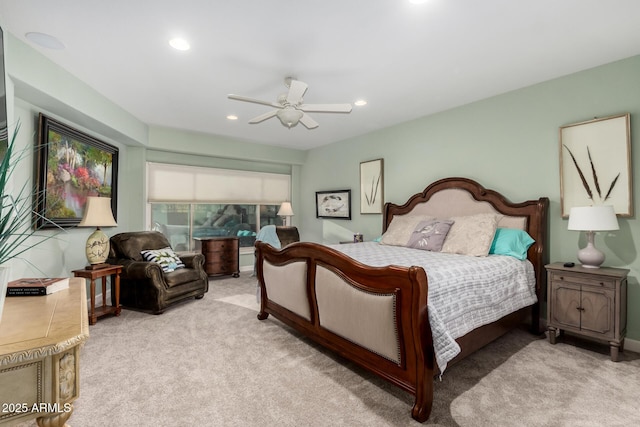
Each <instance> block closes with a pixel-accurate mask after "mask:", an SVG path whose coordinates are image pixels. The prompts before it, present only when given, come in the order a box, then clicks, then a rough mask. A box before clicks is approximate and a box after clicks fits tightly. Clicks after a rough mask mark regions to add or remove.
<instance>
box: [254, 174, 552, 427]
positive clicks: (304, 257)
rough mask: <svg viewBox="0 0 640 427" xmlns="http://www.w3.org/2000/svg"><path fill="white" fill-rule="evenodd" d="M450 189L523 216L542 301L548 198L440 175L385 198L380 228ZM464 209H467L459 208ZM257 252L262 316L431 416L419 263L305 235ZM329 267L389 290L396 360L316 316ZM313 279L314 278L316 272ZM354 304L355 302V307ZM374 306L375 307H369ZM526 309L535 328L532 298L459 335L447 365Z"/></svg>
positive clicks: (376, 289) (419, 415)
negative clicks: (374, 259) (411, 191)
mask: <svg viewBox="0 0 640 427" xmlns="http://www.w3.org/2000/svg"><path fill="white" fill-rule="evenodd" d="M450 189H456V190H463V191H465V192H468V193H469V195H470V196H471V198H472V199H473V201H477V202H478V203H481V204H483V209H484V205H486V206H488V209H494V210H495V211H497V212H499V213H501V214H504V215H505V216H508V217H518V218H519V219H524V221H525V222H524V229H525V230H526V231H527V232H528V233H529V235H531V237H533V238H534V239H535V243H534V244H533V245H532V246H531V247H530V248H529V251H528V259H529V261H531V263H532V264H533V267H534V270H535V274H536V294H537V296H538V301H543V297H544V294H543V291H544V289H545V288H546V286H545V280H546V274H545V273H544V265H545V264H546V263H547V262H548V260H547V251H546V235H547V228H548V224H547V210H548V204H549V201H548V199H547V198H540V199H538V200H529V201H525V202H522V203H511V202H509V201H508V200H507V199H506V198H505V197H504V196H502V195H501V194H499V193H497V192H495V191H492V190H486V189H485V188H483V187H482V186H481V185H480V184H478V183H477V182H475V181H472V180H470V179H466V178H446V179H442V180H439V181H437V182H434V183H433V184H431V185H429V186H428V187H427V188H426V189H425V190H424V191H423V192H422V193H418V194H416V195H414V196H412V197H411V198H410V199H409V200H408V201H407V202H406V203H405V204H403V205H396V204H392V203H387V204H385V207H384V215H383V225H382V228H383V232H384V231H386V229H387V227H388V226H389V224H390V223H391V220H392V219H393V217H394V216H395V215H404V214H407V213H409V212H412V211H413V213H415V212H418V211H419V209H420V207H421V205H422V204H424V206H429V204H428V203H427V202H429V201H431V202H432V203H436V202H434V201H433V200H436V199H438V197H439V198H440V201H438V202H437V203H438V206H442V205H446V201H447V200H446V198H444V199H443V198H442V195H444V194H451V193H446V192H445V193H440V192H441V191H443V190H450ZM438 193H440V196H438ZM441 202H445V203H441ZM473 203H474V204H475V202H473ZM414 209H416V210H414ZM436 211H437V209H436ZM465 214H467V213H465V212H461V213H459V215H465ZM450 216H453V215H450ZM256 255H257V276H258V280H259V284H260V292H261V306H260V312H259V314H258V319H260V320H264V319H266V318H267V317H268V316H269V314H273V315H274V316H275V317H276V318H277V319H279V320H280V321H282V322H283V323H285V324H287V325H289V326H291V327H293V328H294V329H296V330H298V331H300V332H301V333H303V334H304V335H305V336H308V337H309V338H311V339H313V340H314V341H316V342H318V343H319V344H321V345H323V346H324V347H326V348H328V349H331V350H333V351H335V352H336V353H338V354H339V355H340V356H342V357H344V358H346V359H348V360H351V361H353V362H355V363H357V364H358V365H360V366H362V367H364V368H365V369H368V370H369V371H371V372H373V373H374V374H376V375H378V376H380V377H382V378H384V379H385V380H387V381H390V382H391V383H393V384H395V385H396V386H398V387H400V388H402V389H404V390H406V391H407V392H409V393H411V394H412V395H414V396H415V403H414V406H413V408H412V411H411V415H412V417H413V418H414V419H416V420H417V421H419V422H424V421H426V420H427V419H428V418H429V415H430V413H431V407H432V401H433V378H434V375H436V374H437V372H438V367H437V364H436V363H435V356H434V350H433V343H432V335H431V327H430V325H429V320H428V316H427V295H428V283H427V275H426V273H425V271H424V269H423V268H422V267H399V266H387V267H371V266H367V265H364V264H361V263H359V262H357V261H355V260H353V259H351V258H350V257H348V256H346V255H344V254H342V253H340V252H338V251H336V250H333V249H331V248H329V247H327V246H323V245H320V244H316V243H308V242H301V243H293V244H291V245H288V246H286V247H285V248H283V249H281V250H278V249H275V248H273V247H272V246H270V245H268V244H265V243H262V242H257V243H256ZM327 271H328V272H330V273H332V274H333V275H335V277H337V278H338V280H337V281H338V282H339V283H344V286H345V288H351V289H356V290H358V291H361V292H362V293H364V294H366V295H373V296H381V297H385V296H389V295H391V296H392V297H393V310H394V311H393V316H395V324H394V325H393V328H395V333H396V334H397V335H396V339H397V347H398V358H397V359H396V360H390V358H389V357H385V356H383V355H381V354H380V352H377V351H374V350H371V347H370V346H368V345H362V343H360V342H358V339H354V338H353V337H352V336H351V337H348V338H344V336H347V335H346V334H343V333H336V332H335V330H331V328H327V327H325V326H324V325H323V324H322V321H321V319H326V318H327V314H326V310H325V313H324V316H325V317H322V315H323V313H322V310H324V308H323V306H324V307H326V306H327V305H326V304H324V305H322V304H319V303H318V301H319V298H318V294H317V292H316V291H317V290H318V288H319V287H320V285H322V284H320V285H318V286H316V285H317V283H316V280H317V279H318V277H327V276H326V272H327ZM320 273H322V274H324V276H322V275H321V274H320ZM330 276H331V274H330ZM265 277H266V278H267V279H266V280H265ZM332 280H333V279H332ZM318 282H319V283H320V279H318ZM322 286H324V285H322ZM334 289H335V288H334ZM325 292H326V291H325ZM348 292H351V291H348ZM325 295H326V294H325ZM367 298H369V297H367ZM360 309H362V308H361V306H359V307H358V310H360ZM375 310H377V308H375V309H373V310H372V311H373V312H375ZM529 313H530V321H531V331H532V333H535V334H540V333H541V332H540V306H539V303H536V304H534V305H533V306H531V307H527V308H525V309H522V310H520V311H518V312H516V313H512V314H510V315H508V316H506V317H504V318H502V319H500V320H498V321H497V322H494V323H492V324H489V325H485V326H482V327H480V328H478V329H476V330H474V331H472V332H470V333H468V334H466V335H465V336H463V337H461V338H459V339H457V340H456V341H457V342H458V344H459V345H460V347H461V353H460V354H459V355H458V356H457V357H456V358H455V359H454V360H453V361H452V362H450V363H449V366H450V365H451V364H452V363H453V362H455V361H458V360H460V359H462V358H464V357H465V356H466V355H468V354H470V353H472V352H474V351H476V350H478V349H479V348H481V347H483V346H484V345H486V344H488V343H489V342H491V341H493V340H495V339H496V338H498V337H499V336H501V335H503V334H504V333H506V332H507V331H508V330H510V329H512V328H513V327H516V326H518V325H520V324H522V322H523V321H524V320H525V319H526V318H527V317H528V316H527V315H528V314H529ZM331 315H333V313H331ZM365 335H366V334H365ZM374 335H375V333H374ZM374 339H375V338H374ZM391 359H393V358H391Z"/></svg>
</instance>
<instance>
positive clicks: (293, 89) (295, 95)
mask: <svg viewBox="0 0 640 427" xmlns="http://www.w3.org/2000/svg"><path fill="white" fill-rule="evenodd" d="M307 87H309V86H308V85H307V84H306V83H305V82H301V81H299V80H291V83H289V93H287V102H288V103H289V104H291V105H298V104H299V103H301V102H302V97H303V96H304V93H305V92H306V91H307Z"/></svg>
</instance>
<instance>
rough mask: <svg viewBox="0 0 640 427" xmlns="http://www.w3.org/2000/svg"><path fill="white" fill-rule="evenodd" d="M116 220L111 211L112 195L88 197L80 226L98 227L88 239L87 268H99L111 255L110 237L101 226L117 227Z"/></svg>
mask: <svg viewBox="0 0 640 427" xmlns="http://www.w3.org/2000/svg"><path fill="white" fill-rule="evenodd" d="M117 225H118V224H116V220H115V219H114V218H113V213H112V212H111V198H110V197H94V196H89V197H87V203H86V204H85V208H84V216H83V217H82V221H80V223H79V224H78V227H96V231H94V232H93V233H91V235H90V236H89V238H88V239H87V246H86V254H87V260H88V261H89V265H88V266H87V267H86V269H87V270H97V269H99V268H102V267H104V266H105V261H106V260H107V257H108V256H109V238H108V237H107V235H106V234H104V233H103V232H102V230H100V227H116V226H117Z"/></svg>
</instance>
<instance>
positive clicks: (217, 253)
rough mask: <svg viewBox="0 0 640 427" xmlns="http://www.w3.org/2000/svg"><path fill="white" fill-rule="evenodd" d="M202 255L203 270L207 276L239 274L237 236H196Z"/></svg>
mask: <svg viewBox="0 0 640 427" xmlns="http://www.w3.org/2000/svg"><path fill="white" fill-rule="evenodd" d="M194 239H195V240H196V241H197V242H200V245H201V250H202V254H203V255H204V271H206V272H207V274H208V275H209V276H223V275H232V276H233V277H239V276H240V239H239V238H238V237H196V238H194Z"/></svg>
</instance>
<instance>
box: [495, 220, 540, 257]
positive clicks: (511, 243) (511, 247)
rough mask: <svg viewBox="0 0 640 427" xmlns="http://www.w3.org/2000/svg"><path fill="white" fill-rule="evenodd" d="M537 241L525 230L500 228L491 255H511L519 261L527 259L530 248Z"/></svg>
mask: <svg viewBox="0 0 640 427" xmlns="http://www.w3.org/2000/svg"><path fill="white" fill-rule="evenodd" d="M534 243H535V240H533V239H532V238H531V236H529V234H528V233H527V232H526V231H524V230H518V229H516V228H498V229H497V230H496V235H495V236H494V237H493V243H491V248H490V249H489V253H490V254H496V255H509V256H512V257H515V258H518V259H519V260H524V259H527V251H528V250H529V247H530V246H531V245H533V244H534Z"/></svg>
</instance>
